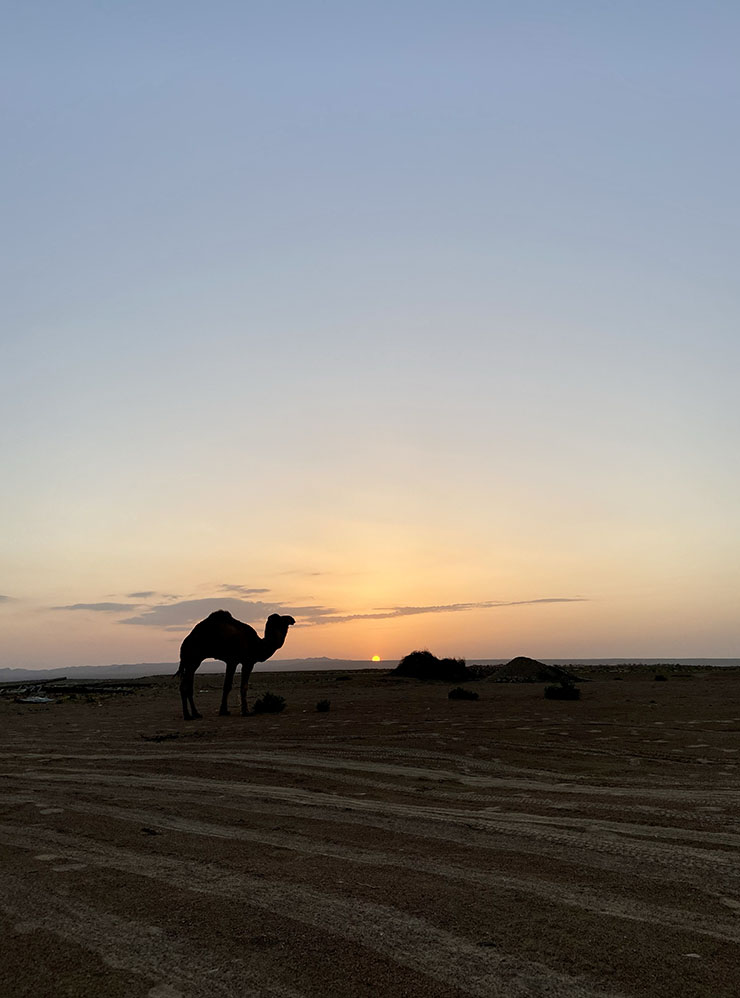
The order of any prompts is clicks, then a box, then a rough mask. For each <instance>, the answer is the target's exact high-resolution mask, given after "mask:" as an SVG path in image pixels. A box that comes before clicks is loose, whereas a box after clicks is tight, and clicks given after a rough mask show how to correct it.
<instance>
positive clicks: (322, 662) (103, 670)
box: [0, 655, 740, 683]
mask: <svg viewBox="0 0 740 998" xmlns="http://www.w3.org/2000/svg"><path fill="white" fill-rule="evenodd" d="M545 661H546V662H547V664H549V665H559V666H565V667H567V666H573V667H575V668H578V667H579V666H591V665H612V666H614V665H629V664H634V663H639V664H642V665H656V666H657V665H663V664H665V663H668V664H671V663H675V664H676V665H704V666H713V667H715V668H722V667H725V668H727V667H735V668H737V667H740V658H678V657H676V656H674V655H667V656H663V657H662V658H641V657H640V656H637V655H628V656H625V657H624V658H568V659H565V658H548V659H546V660H545ZM398 662H399V660H398V659H397V658H389V659H386V661H384V662H370V661H367V660H365V659H354V658H327V657H325V656H318V657H315V658H281V659H270V660H269V661H268V662H264V663H260V664H259V665H257V667H256V669H255V671H256V672H299V671H306V672H320V671H327V672H329V671H331V672H333V671H335V670H344V671H347V672H350V671H352V670H357V669H393V668H395V667H396V666H397V665H398ZM469 662H470V664H471V665H472V664H482V665H503V664H504V663H505V662H506V659H503V658H471V659H469ZM177 665H178V663H177V662H138V663H135V664H129V665H71V666H68V667H67V668H66V669H65V668H60V669H10V668H8V669H0V683H27V682H33V681H34V680H35V681H37V682H39V683H40V682H46V681H47V680H49V679H61V677H62V676H66V677H67V678H68V679H120V680H125V679H141V678H142V677H143V676H174V674H175V673H176V672H177ZM199 671H200V673H201V674H203V673H218V672H221V673H222V672H223V671H224V666H223V663H222V662H216V661H208V662H204V663H203V665H202V666H201V667H200V670H199Z"/></svg>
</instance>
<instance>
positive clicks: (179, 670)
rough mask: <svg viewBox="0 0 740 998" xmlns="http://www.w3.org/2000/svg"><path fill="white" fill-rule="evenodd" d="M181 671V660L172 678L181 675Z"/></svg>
mask: <svg viewBox="0 0 740 998" xmlns="http://www.w3.org/2000/svg"><path fill="white" fill-rule="evenodd" d="M182 671H183V670H182V662H180V666H179V668H178V670H177V672H176V673H175V675H174V676H173V677H172V678H173V679H177V677H178V676H181V675H182Z"/></svg>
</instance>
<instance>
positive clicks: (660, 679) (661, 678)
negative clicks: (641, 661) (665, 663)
mask: <svg viewBox="0 0 740 998" xmlns="http://www.w3.org/2000/svg"><path fill="white" fill-rule="evenodd" d="M653 678H654V679H655V682H656V683H665V682H667V680H668V676H662V675H661V674H660V673H659V672H658V673H656V674H655V676H654V677H653Z"/></svg>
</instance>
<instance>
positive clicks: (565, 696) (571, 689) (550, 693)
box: [545, 682, 581, 700]
mask: <svg viewBox="0 0 740 998" xmlns="http://www.w3.org/2000/svg"><path fill="white" fill-rule="evenodd" d="M545 696H546V697H547V699H548V700H580V699H581V691H580V690H579V689H578V687H577V686H574V685H573V683H565V682H563V683H561V684H560V685H559V686H546V687H545Z"/></svg>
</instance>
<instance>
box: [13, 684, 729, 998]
mask: <svg viewBox="0 0 740 998" xmlns="http://www.w3.org/2000/svg"><path fill="white" fill-rule="evenodd" d="M589 676H590V677H591V679H592V681H591V682H587V683H584V684H583V686H582V698H581V700H580V701H578V702H559V701H550V700H546V699H544V698H543V686H542V685H541V684H533V685H530V684H522V685H512V684H497V683H492V682H489V681H483V680H481V681H479V682H476V683H471V684H469V686H470V688H471V689H475V690H476V691H477V692H478V693H479V695H480V699H479V700H478V701H475V702H472V701H455V700H449V699H448V697H447V693H448V690H449V686H448V685H445V684H438V683H423V682H418V681H414V680H409V679H396V678H393V677H391V676H389V675H387V674H384V673H378V672H373V673H369V672H362V673H352V674H348V675H346V676H342V675H338V674H336V673H328V672H327V673H301V674H298V673H283V674H270V673H257V674H255V676H253V678H252V684H251V696H252V699H253V698H254V696H255V695H256V694H259V693H260V692H264V691H265V690H267V689H269V690H271V691H273V692H275V693H278V694H280V695H282V696H283V697H284V698H285V699H286V701H287V709H286V710H285V712H284V713H282V714H279V715H274V714H272V715H271V714H267V715H255V716H250V717H247V718H242V717H240V716H239V715H238V713H235V714H233V715H232V716H230V717H223V718H222V717H218V716H217V709H218V703H219V697H220V677H218V676H210V675H205V676H202V677H196V702H197V703H198V707H199V709H200V710H201V711H202V712H203V714H204V718H203V720H200V721H195V722H190V723H184V722H183V721H182V720H181V719H180V716H179V710H180V706H179V697H178V693H177V688H176V681H175V680H173V679H164V678H158V679H154V680H151V681H150V685H142V686H141V687H140V688H139V689H136V690H135V691H134V692H132V693H130V694H129V695H122V694H120V693H119V694H97V693H96V694H94V695H93V696H92V697H91V698H89V699H88V698H87V697H86V696H82V697H78V698H77V699H63V700H61V701H60V702H58V703H54V704H37V705H24V704H18V703H15V702H14V701H13V699H12V698H8V697H5V698H3V699H2V700H1V701H0V724H1V730H2V755H1V757H0V774H1V776H2V798H1V810H2V813H1V814H0V853H1V856H2V862H1V865H0V898H1V900H0V918H1V920H2V925H1V926H0V931H1V933H2V935H1V938H2V960H0V994H2V995H3V996H4V998H18V996H29V998H30V996H33V998H45V996H53V998H63V996H74V998H113V996H126V998H180V996H182V998H191V996H193V998H195V996H208V998H211V996H223V998H237V996H238V998H256V996H262V995H264V996H280V998H324V996H330V995H338V996H345V995H346V996H374V998H384V996H394V998H395V996H408V998H422V996H423V998H458V996H459V998H462V996H466V995H475V996H480V998H498V996H501V998H520V996H568V998H591V996H597V995H599V996H602V995H604V996H605V995H649V996H655V998H657V996H671V998H676V996H694V995H696V996H699V995H701V996H712V998H722V996H726V998H730V996H732V998H735V996H737V995H738V994H739V993H740V969H739V968H738V942H739V941H740V853H739V852H738V846H739V845H740V820H739V810H738V800H739V794H738V790H739V787H738V764H739V763H740V675H738V674H737V673H734V672H730V671H728V670H712V671H697V672H695V673H694V674H693V675H692V674H690V673H689V674H687V673H686V671H685V670H684V673H682V674H681V675H680V676H679V675H670V676H669V679H668V681H667V682H656V681H655V680H654V679H653V670H643V671H640V670H632V671H629V672H626V673H625V674H624V675H623V676H622V678H621V679H620V680H619V681H617V679H616V675H615V673H614V672H607V671H604V672H600V673H599V672H597V671H596V670H592V671H591V672H589ZM198 680H199V681H198ZM113 685H115V684H113ZM237 699H238V696H234V701H235V704H236V700H237ZM322 699H329V700H330V701H331V710H330V711H329V712H328V713H319V712H317V711H316V703H317V701H319V700H322Z"/></svg>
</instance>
